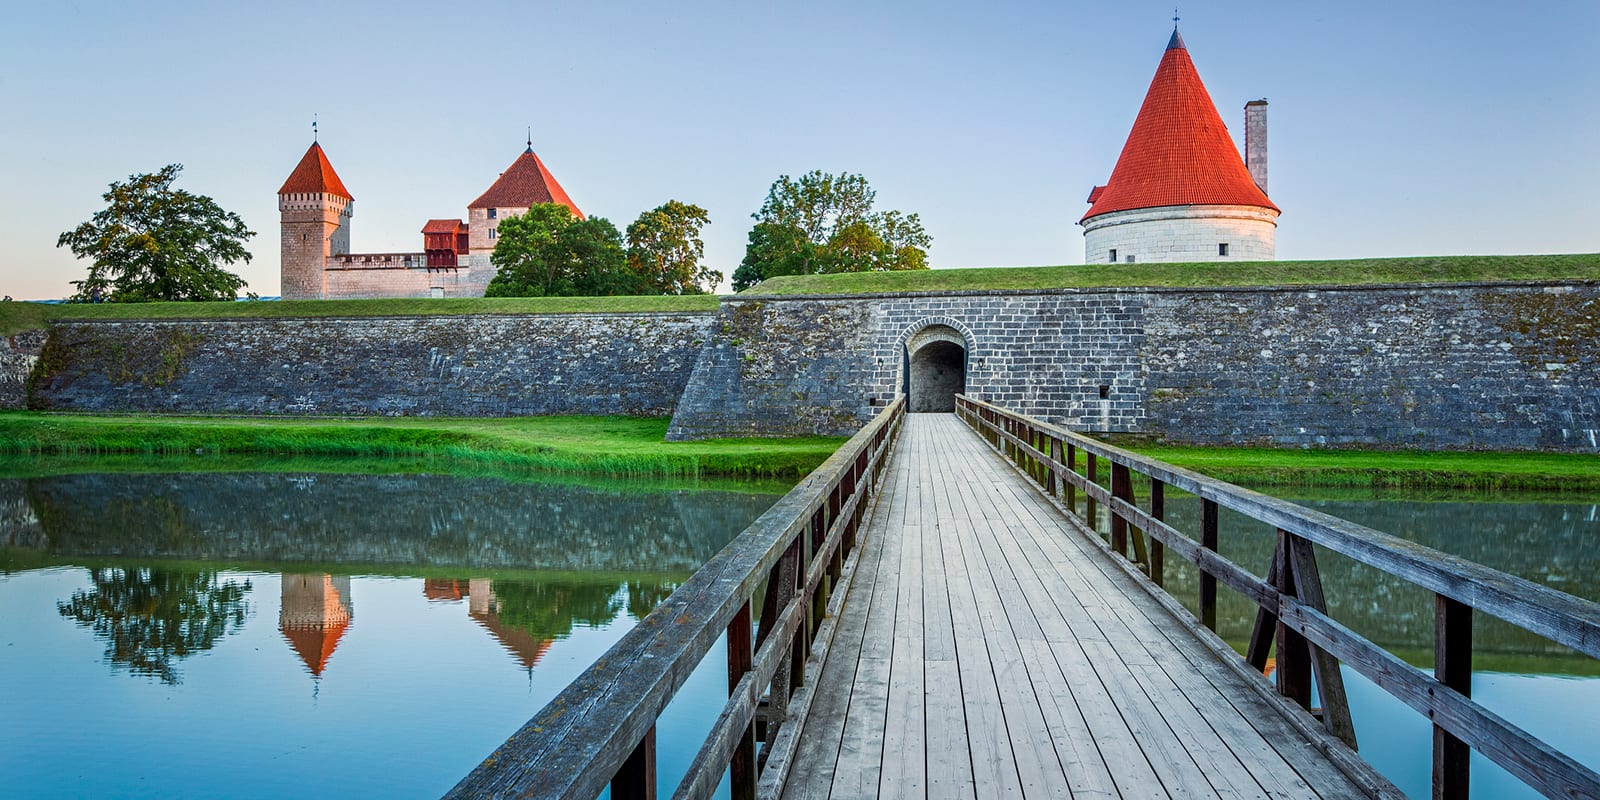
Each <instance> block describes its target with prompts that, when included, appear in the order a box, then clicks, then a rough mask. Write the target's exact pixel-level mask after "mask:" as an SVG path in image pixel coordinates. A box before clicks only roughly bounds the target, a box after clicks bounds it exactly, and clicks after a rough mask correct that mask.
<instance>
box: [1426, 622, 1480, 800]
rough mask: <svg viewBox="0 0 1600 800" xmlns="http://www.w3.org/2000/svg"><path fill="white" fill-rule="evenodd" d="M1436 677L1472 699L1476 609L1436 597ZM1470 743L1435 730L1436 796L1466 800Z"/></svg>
mask: <svg viewBox="0 0 1600 800" xmlns="http://www.w3.org/2000/svg"><path fill="white" fill-rule="evenodd" d="M1433 608H1434V614H1433V619H1434V629H1433V676H1434V677H1435V678H1438V679H1439V682H1440V683H1442V684H1444V685H1445V686H1446V687H1448V688H1450V689H1453V690H1455V691H1457V692H1460V693H1461V695H1462V696H1463V697H1471V696H1472V606H1469V605H1467V604H1465V603H1462V602H1459V601H1457V600H1452V599H1450V598H1448V597H1445V596H1444V595H1442V594H1440V595H1434V602H1433ZM1471 754H1472V751H1471V749H1470V748H1468V747H1467V744H1466V742H1463V741H1461V740H1460V739H1458V738H1456V737H1455V736H1454V735H1452V734H1450V733H1448V732H1446V731H1445V730H1444V729H1443V728H1441V727H1439V726H1438V725H1435V726H1433V796H1434V798H1435V800H1466V797H1467V789H1468V787H1469V786H1470V785H1471V778H1472V775H1471V772H1470V771H1469V769H1468V768H1469V767H1470V765H1471V760H1470V756H1471Z"/></svg>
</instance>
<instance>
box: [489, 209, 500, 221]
mask: <svg viewBox="0 0 1600 800" xmlns="http://www.w3.org/2000/svg"><path fill="white" fill-rule="evenodd" d="M497 210H498V209H493V208H491V209H489V219H494V215H495V212H496V211H497Z"/></svg>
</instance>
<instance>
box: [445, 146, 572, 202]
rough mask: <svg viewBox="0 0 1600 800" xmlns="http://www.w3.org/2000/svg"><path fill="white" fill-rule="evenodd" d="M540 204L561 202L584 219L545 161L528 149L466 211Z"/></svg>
mask: <svg viewBox="0 0 1600 800" xmlns="http://www.w3.org/2000/svg"><path fill="white" fill-rule="evenodd" d="M539 203H560V204H562V205H564V206H566V207H567V208H570V209H572V215H573V216H575V217H577V218H578V219H583V218H584V217H583V212H582V211H580V210H578V205H577V204H576V203H574V202H572V198H571V197H568V196H567V190H566V189H563V188H561V184H560V183H557V182H556V176H554V175H551V174H550V170H549V169H546V168H545V165H544V162H543V161H540V160H539V157H538V156H536V155H534V153H533V148H532V147H529V148H528V149H527V150H525V151H523V153H522V155H520V156H518V157H517V160H516V161H513V162H511V166H510V167H507V168H506V171H505V172H503V173H501V174H500V179H499V180H497V181H495V182H494V185H493V186H490V187H489V191H487V192H484V193H483V194H482V195H479V196H478V199H476V200H474V201H472V203H471V204H469V205H468V206H467V208H528V207H530V206H534V205H537V204H539Z"/></svg>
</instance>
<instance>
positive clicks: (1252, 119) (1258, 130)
mask: <svg viewBox="0 0 1600 800" xmlns="http://www.w3.org/2000/svg"><path fill="white" fill-rule="evenodd" d="M1244 165H1245V167H1247V168H1248V169H1249V170H1250V177H1251V178H1252V179H1254V180H1255V182H1256V186H1259V187H1261V192H1262V193H1263V194H1268V192H1267V100H1266V98H1264V97H1263V98H1262V99H1260V100H1251V101H1250V102H1248V103H1245V104H1244ZM1269 196H1270V195H1269Z"/></svg>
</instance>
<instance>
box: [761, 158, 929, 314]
mask: <svg viewBox="0 0 1600 800" xmlns="http://www.w3.org/2000/svg"><path fill="white" fill-rule="evenodd" d="M876 198H877V193H876V192H874V191H873V190H872V187H871V186H870V185H868V183H867V179H866V178H865V177H862V176H861V175H853V174H851V173H848V172H846V173H843V174H841V175H837V176H836V175H832V174H830V173H825V172H822V171H821V170H814V171H812V172H808V173H806V174H805V175H802V176H800V179H799V180H793V179H791V178H790V177H789V176H788V175H780V176H778V180H777V181H775V182H773V184H772V188H771V189H769V190H768V191H767V199H766V202H764V203H762V204H761V210H760V211H757V212H756V213H755V214H752V215H751V216H752V217H754V219H755V220H756V224H755V227H753V228H751V230H750V236H749V239H748V242H747V244H746V246H745V255H744V261H742V262H741V263H740V264H739V268H738V269H737V270H735V271H734V273H733V288H734V289H735V290H736V291H743V290H745V289H747V288H749V287H751V286H754V285H756V284H757V283H760V282H761V281H763V280H765V279H767V278H771V277H774V276H777V275H821V274H826V273H833V272H869V271H884V270H905V269H927V268H928V252H927V248H928V246H929V245H930V244H931V243H932V241H933V240H932V238H931V237H929V236H928V234H927V232H926V231H924V230H923V228H922V220H921V219H919V218H918V217H917V215H916V214H902V213H900V212H899V211H883V212H875V211H873V210H872V204H873V201H874V200H875V199H876Z"/></svg>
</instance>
